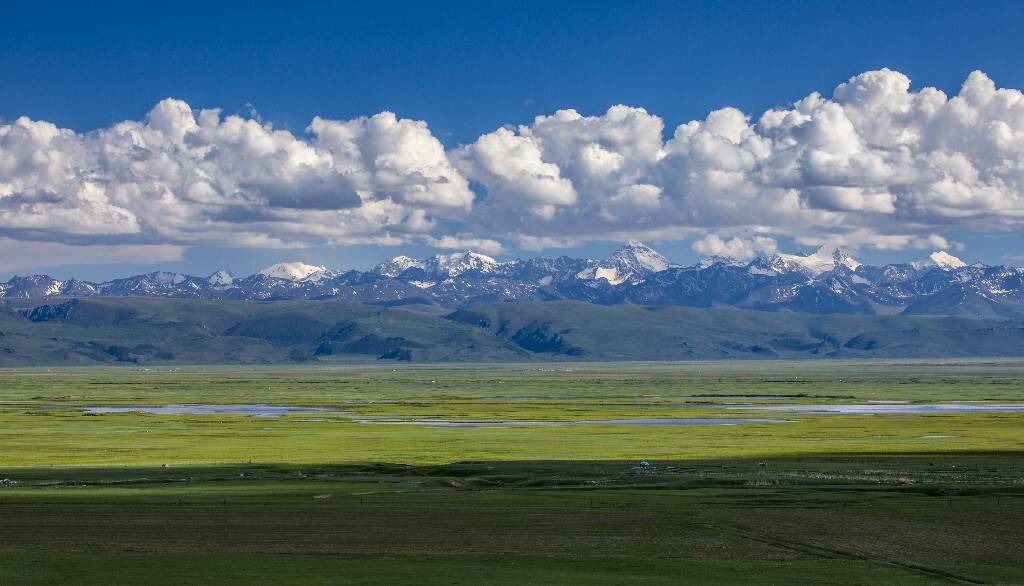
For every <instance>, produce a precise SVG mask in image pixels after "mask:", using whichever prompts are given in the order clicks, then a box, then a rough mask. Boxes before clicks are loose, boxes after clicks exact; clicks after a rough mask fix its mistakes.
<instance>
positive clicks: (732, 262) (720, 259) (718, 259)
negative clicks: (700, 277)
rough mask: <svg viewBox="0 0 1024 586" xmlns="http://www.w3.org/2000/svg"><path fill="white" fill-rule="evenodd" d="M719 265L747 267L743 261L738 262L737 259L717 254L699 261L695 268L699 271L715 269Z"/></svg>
mask: <svg viewBox="0 0 1024 586" xmlns="http://www.w3.org/2000/svg"><path fill="white" fill-rule="evenodd" d="M718 264H721V265H725V266H727V267H742V266H746V265H747V263H745V262H743V261H740V260H736V259H734V258H731V257H728V256H719V255H717V254H715V255H712V256H709V257H707V258H705V259H703V260H701V261H699V262H698V263H697V264H695V265H693V266H694V267H696V268H698V269H701V270H703V269H706V268H710V267H713V266H715V265H718Z"/></svg>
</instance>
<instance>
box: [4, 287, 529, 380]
mask: <svg viewBox="0 0 1024 586" xmlns="http://www.w3.org/2000/svg"><path fill="white" fill-rule="evenodd" d="M0 331H2V336H0V353H2V354H0V365H4V366H21V365H49V364H86V363H90V362H122V363H125V362H127V363H138V364H168V363H185V364H237V363H288V362H303V361H311V360H332V359H337V358H339V357H341V358H344V357H348V358H350V359H371V360H372V359H376V358H378V357H387V358H392V359H396V360H417V361H460V360H493V361H503V360H512V359H516V358H522V357H523V356H525V355H526V354H527V353H526V352H525V351H524V350H522V349H519V348H518V347H516V346H514V345H510V344H507V343H505V342H504V341H503V340H501V339H499V338H496V337H494V336H492V335H490V334H488V333H486V332H484V331H481V330H479V329H478V328H474V327H471V326H467V325H462V324H457V323H453V322H450V321H442V320H439V319H437V318H435V317H432V316H429V315H423V314H419V313H414V312H408V311H402V310H398V309H389V308H381V307H375V306H369V305H362V304H358V303H349V302H341V301H318V302H308V301H276V302H250V301H206V300H187V299H110V298H106V299H88V300H73V301H70V302H67V303H64V304H60V305H52V306H43V307H40V308H37V309H36V310H34V311H32V312H30V313H29V316H28V318H23V317H21V316H20V315H18V314H15V313H12V312H5V313H4V314H3V315H2V317H0ZM503 347H504V348H503Z"/></svg>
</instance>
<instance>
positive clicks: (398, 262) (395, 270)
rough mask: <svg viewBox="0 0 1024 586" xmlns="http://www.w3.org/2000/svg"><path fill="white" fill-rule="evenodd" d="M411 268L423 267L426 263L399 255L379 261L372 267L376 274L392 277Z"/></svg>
mask: <svg viewBox="0 0 1024 586" xmlns="http://www.w3.org/2000/svg"><path fill="white" fill-rule="evenodd" d="M411 268H417V269H423V268H426V263H424V262H423V261H422V260H418V259H415V258H410V257H408V256H405V255H401V256H396V257H395V258H393V259H391V260H386V261H384V262H382V263H380V264H379V265H377V266H376V267H374V269H373V271H374V272H375V273H377V274H378V275H383V276H385V277H391V278H394V277H397V276H398V275H401V274H402V273H403V272H405V271H406V270H408V269H411Z"/></svg>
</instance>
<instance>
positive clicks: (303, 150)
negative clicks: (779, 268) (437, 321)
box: [0, 69, 1024, 257]
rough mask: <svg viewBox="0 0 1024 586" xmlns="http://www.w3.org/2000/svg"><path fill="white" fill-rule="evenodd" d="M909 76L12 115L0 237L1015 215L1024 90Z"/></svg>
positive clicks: (866, 238)
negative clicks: (415, 114) (629, 101)
mask: <svg viewBox="0 0 1024 586" xmlns="http://www.w3.org/2000/svg"><path fill="white" fill-rule="evenodd" d="M910 85H911V84H910V79H908V78H907V77H906V76H905V75H903V74H902V73H899V72H896V71H891V70H888V69H883V70H880V71H869V72H866V73H863V74H861V75H858V76H856V77H854V78H852V79H850V80H849V81H848V82H847V83H844V84H842V85H840V86H839V87H837V88H836V89H835V91H834V92H833V93H832V96H831V97H825V96H822V95H820V94H818V93H813V94H811V95H809V96H807V97H804V98H802V99H800V100H798V101H796V102H795V103H793V104H792V106H791V107H788V108H779V109H772V110H769V111H767V112H764V113H763V114H761V115H760V116H758V117H757V118H754V117H752V116H749V115H747V114H745V113H743V112H740V111H739V110H736V109H735V108H728V107H727V108H723V109H720V110H716V111H714V112H711V113H710V114H708V115H707V117H706V118H704V119H703V120H695V121H692V122H688V123H685V124H682V125H680V126H678V127H677V128H675V129H673V130H672V131H671V133H670V134H668V133H666V128H665V123H664V121H663V120H662V119H661V118H659V117H658V116H656V115H654V114H651V113H648V112H647V111H645V110H644V109H642V108H634V107H629V106H621V105H620V106H613V107H612V108H610V109H609V110H608V111H607V112H605V113H604V114H602V115H598V116H583V115H581V114H579V113H578V112H576V111H574V110H560V111H558V112H555V113H554V114H552V115H550V116H540V117H537V118H536V119H535V120H534V121H533V122H532V123H531V124H528V125H522V126H518V127H504V128H499V129H496V130H494V131H493V132H490V133H487V134H485V135H483V136H480V137H479V138H478V139H477V140H475V141H474V142H472V143H471V144H467V145H463V146H460V147H458V148H454V149H450V150H446V149H445V148H444V146H443V145H442V144H441V142H440V141H439V140H438V139H437V138H436V137H435V136H434V135H433V134H432V133H431V131H430V129H429V128H428V126H427V124H426V123H425V122H423V121H416V120H408V119H402V118H399V117H397V116H396V115H394V114H392V113H390V112H383V113H380V114H377V115H375V116H371V117H361V118H356V119H353V120H347V121H337V120H327V119H323V118H319V117H318V118H315V119H314V120H313V121H312V123H311V124H310V125H309V127H308V128H307V129H306V132H305V133H304V134H301V135H296V134H293V133H291V132H288V131H285V130H277V129H274V128H273V127H272V125H270V124H268V123H264V122H261V121H259V120H256V119H250V118H243V117H240V116H233V115H232V116H224V115H222V113H221V112H220V111H218V110H194V109H192V108H191V107H190V106H189V105H188V104H186V103H185V102H182V101H180V100H175V99H167V100H164V101H162V102H160V103H159V104H157V105H156V106H155V107H154V108H153V109H152V110H151V111H150V112H149V114H147V116H146V117H145V119H144V120H141V121H126V122H121V123H119V124H116V125H113V126H111V127H109V128H104V129H100V130H97V131H94V132H90V133H85V134H80V133H76V132H73V131H70V130H67V129H62V128H58V127H57V126H55V125H54V124H52V123H49V122H46V121H38V120H30V119H27V118H19V119H17V120H15V121H13V122H7V123H2V124H0V242H7V243H11V242H40V243H49V244H50V245H61V246H76V247H88V246H106V247H109V246H135V247H143V248H138V249H137V250H145V248H144V247H165V248H159V249H158V248H153V250H164V251H168V250H178V249H180V247H189V246H202V245H219V246H244V247H266V248H275V247H276V248H281V247H305V246H321V245H344V244H354V243H383V244H401V243H409V242H415V243H420V244H426V245H430V246H435V247H442V248H444V247H462V246H465V245H470V246H477V247H481V248H484V249H486V250H487V251H491V252H500V251H503V250H507V249H508V248H509V247H519V248H524V249H531V250H536V249H540V248H551V247H559V246H573V245H576V244H578V243H581V242H586V241H594V240H623V239H627V238H634V237H638V238H656V239H661V240H681V239H694V240H695V242H694V244H693V248H694V250H697V251H699V252H702V253H707V254H729V255H733V256H738V257H749V256H752V255H754V254H757V253H761V252H769V251H772V250H774V249H775V246H776V244H775V240H774V239H775V238H777V237H779V236H787V237H792V238H795V239H796V240H797V241H798V242H801V243H806V244H816V243H819V242H821V241H823V240H832V241H835V242H837V243H839V244H843V245H846V246H850V247H875V248H878V249H900V248H908V247H910V248H927V247H939V246H941V247H945V248H948V247H956V243H951V242H949V241H948V240H947V239H946V238H947V236H944V233H945V234H948V233H950V232H953V231H956V232H972V231H973V232H979V233H980V232H987V231H992V230H1015V229H1017V228H1018V227H1019V226H1020V225H1021V223H1022V221H1024V200H1022V188H1024V95H1022V93H1021V92H1020V91H1019V90H1016V89H998V88H997V87H996V86H995V84H994V83H993V81H992V80H991V79H989V78H988V77H987V76H986V75H985V74H983V73H981V72H974V73H972V74H971V75H970V76H969V77H968V78H967V80H966V81H965V82H964V84H963V87H962V88H961V90H960V92H959V93H958V94H957V95H955V96H952V97H949V96H947V95H946V94H944V93H943V92H942V91H939V90H937V89H934V88H927V87H926V88H922V89H918V90H911V89H910ZM8 248H9V247H8ZM49 249H50V250H58V249H60V247H59V246H50V248H49ZM98 250H99V249H98ZM165 254H166V252H165ZM113 256H115V257H116V256H117V255H113Z"/></svg>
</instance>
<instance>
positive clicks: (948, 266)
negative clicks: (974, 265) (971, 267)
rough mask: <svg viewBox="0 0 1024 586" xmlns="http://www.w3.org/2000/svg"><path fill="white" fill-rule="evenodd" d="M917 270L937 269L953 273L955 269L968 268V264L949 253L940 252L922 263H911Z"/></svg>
mask: <svg viewBox="0 0 1024 586" xmlns="http://www.w3.org/2000/svg"><path fill="white" fill-rule="evenodd" d="M911 264H912V265H913V267H914V268H915V269H926V268H931V267H936V268H939V269H942V270H945V271H951V270H953V269H959V268H962V267H965V266H967V263H965V262H964V261H962V260H960V259H959V258H957V257H955V256H953V255H952V254H949V253H947V252H946V251H944V250H939V251H936V252H933V253H931V254H930V255H928V258H926V259H925V260H922V261H918V262H915V263H911Z"/></svg>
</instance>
